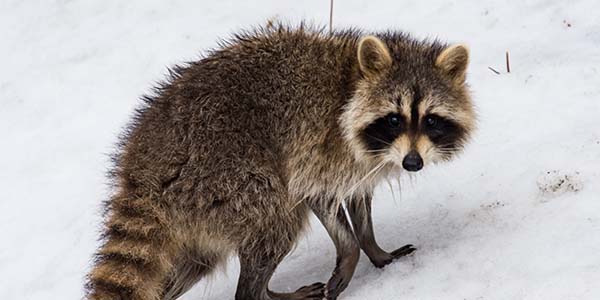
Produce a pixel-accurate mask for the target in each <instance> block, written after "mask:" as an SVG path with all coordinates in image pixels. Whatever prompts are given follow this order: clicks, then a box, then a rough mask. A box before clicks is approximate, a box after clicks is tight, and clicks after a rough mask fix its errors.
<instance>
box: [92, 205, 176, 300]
mask: <svg viewBox="0 0 600 300" xmlns="http://www.w3.org/2000/svg"><path fill="white" fill-rule="evenodd" d="M165 221H166V218H165V215H164V214H163V213H161V210H160V209H158V207H156V204H155V203H154V202H153V201H151V200H148V199H128V198H127V197H115V198H113V199H111V202H110V204H109V206H108V221H107V222H106V231H105V233H104V234H103V240H104V244H103V245H102V247H101V248H100V249H99V251H98V252H97V253H96V257H95V262H94V267H93V269H92V271H91V272H90V273H89V275H88V277H87V284H86V297H87V299H89V300H160V299H161V298H162V295H163V293H164V282H165V280H167V277H168V276H169V274H170V273H171V272H172V269H173V267H172V263H173V260H174V257H175V255H174V253H175V251H174V250H173V248H174V246H175V245H174V244H175V243H173V242H172V241H171V238H169V233H168V231H167V230H166V228H167V227H166V226H165V223H166V222H165Z"/></svg>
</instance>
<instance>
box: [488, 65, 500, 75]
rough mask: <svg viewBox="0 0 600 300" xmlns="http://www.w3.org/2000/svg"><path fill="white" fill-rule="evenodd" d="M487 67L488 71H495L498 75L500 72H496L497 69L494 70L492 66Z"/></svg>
mask: <svg viewBox="0 0 600 300" xmlns="http://www.w3.org/2000/svg"><path fill="white" fill-rule="evenodd" d="M488 69H490V71H492V72H494V73H496V75H500V72H498V71H496V70H494V68H492V67H488Z"/></svg>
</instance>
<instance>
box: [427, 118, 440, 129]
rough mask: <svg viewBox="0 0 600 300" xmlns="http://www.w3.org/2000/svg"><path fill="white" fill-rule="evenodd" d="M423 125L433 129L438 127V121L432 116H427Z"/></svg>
mask: <svg viewBox="0 0 600 300" xmlns="http://www.w3.org/2000/svg"><path fill="white" fill-rule="evenodd" d="M425 124H427V126H428V127H429V128H435V127H437V125H438V120H437V118H436V117H434V116H427V117H426V118H425Z"/></svg>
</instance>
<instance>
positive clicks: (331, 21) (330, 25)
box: [329, 0, 333, 34]
mask: <svg viewBox="0 0 600 300" xmlns="http://www.w3.org/2000/svg"><path fill="white" fill-rule="evenodd" d="M332 32H333V0H330V1H329V34H331V33H332Z"/></svg>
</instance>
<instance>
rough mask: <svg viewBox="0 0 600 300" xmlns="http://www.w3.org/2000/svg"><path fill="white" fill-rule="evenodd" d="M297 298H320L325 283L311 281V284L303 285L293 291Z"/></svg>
mask: <svg viewBox="0 0 600 300" xmlns="http://www.w3.org/2000/svg"><path fill="white" fill-rule="evenodd" d="M294 295H295V296H298V299H303V300H304V299H306V300H309V299H311V300H312V299H314V300H320V299H323V297H325V284H324V283H322V282H317V283H313V284H311V285H307V286H303V287H301V288H299V289H297V290H296V291H295V292H294Z"/></svg>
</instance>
